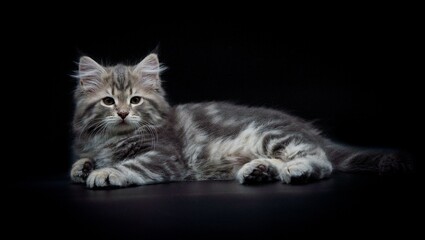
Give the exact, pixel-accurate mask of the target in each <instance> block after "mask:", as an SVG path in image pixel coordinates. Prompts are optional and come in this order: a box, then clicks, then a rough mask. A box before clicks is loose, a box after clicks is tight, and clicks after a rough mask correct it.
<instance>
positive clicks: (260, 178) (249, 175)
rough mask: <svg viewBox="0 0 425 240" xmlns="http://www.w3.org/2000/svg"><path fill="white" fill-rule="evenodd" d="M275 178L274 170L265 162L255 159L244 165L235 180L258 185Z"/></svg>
mask: <svg viewBox="0 0 425 240" xmlns="http://www.w3.org/2000/svg"><path fill="white" fill-rule="evenodd" d="M275 176H276V169H275V167H274V166H272V165H271V164H269V163H268V162H267V160H262V159H255V160H252V161H251V162H249V163H246V164H245V165H243V166H242V168H241V169H239V171H238V173H237V174H236V180H237V181H238V182H239V183H241V184H244V183H259V182H266V181H271V180H273V179H274V177H275Z"/></svg>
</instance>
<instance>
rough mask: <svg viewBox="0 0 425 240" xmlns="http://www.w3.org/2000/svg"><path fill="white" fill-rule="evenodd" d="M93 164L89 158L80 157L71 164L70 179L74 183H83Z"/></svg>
mask: <svg viewBox="0 0 425 240" xmlns="http://www.w3.org/2000/svg"><path fill="white" fill-rule="evenodd" d="M93 167H94V164H93V162H92V161H91V160H90V159H89V158H81V159H80V160H78V161H76V162H75V163H74V164H73V165H72V169H71V174H70V175H71V180H72V181H73V182H75V183H85V182H86V179H87V177H88V176H89V174H90V172H91V171H92V170H93Z"/></svg>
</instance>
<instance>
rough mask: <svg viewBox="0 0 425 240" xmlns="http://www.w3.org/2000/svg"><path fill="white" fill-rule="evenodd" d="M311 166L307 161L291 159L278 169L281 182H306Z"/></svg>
mask: <svg viewBox="0 0 425 240" xmlns="http://www.w3.org/2000/svg"><path fill="white" fill-rule="evenodd" d="M312 173H313V168H312V167H311V166H310V165H308V164H307V163H304V162H301V161H299V162H298V161H293V162H289V163H287V164H286V165H285V166H284V167H283V168H282V169H281V171H280V174H279V175H280V179H281V180H282V182H283V183H306V182H308V181H309V180H310V178H311V175H312Z"/></svg>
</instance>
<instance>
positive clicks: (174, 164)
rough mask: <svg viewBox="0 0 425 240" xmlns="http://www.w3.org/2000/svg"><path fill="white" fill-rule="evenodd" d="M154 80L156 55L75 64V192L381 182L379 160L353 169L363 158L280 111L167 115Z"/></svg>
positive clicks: (178, 109)
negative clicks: (357, 178)
mask: <svg viewBox="0 0 425 240" xmlns="http://www.w3.org/2000/svg"><path fill="white" fill-rule="evenodd" d="M161 70H162V68H161V65H160V64H159V61H158V57H157V55H155V54H150V55H148V56H147V57H146V58H145V59H143V60H142V61H141V62H140V63H139V64H138V65H136V66H124V65H116V66H110V67H105V66H101V65H100V64H98V63H97V62H95V61H94V60H92V59H91V58H89V57H82V58H81V59H80V62H79V71H78V74H77V78H78V79H79V85H78V87H77V89H76V91H75V101H76V111H75V114H74V122H73V127H74V134H75V142H74V149H75V153H76V155H77V156H78V158H79V160H77V161H76V162H75V163H74V164H73V166H72V170H71V173H70V175H71V179H72V180H73V181H74V182H77V183H84V184H86V185H87V186H88V187H89V188H95V187H125V186H130V185H144V184H153V183H161V182H169V181H188V180H190V181H193V180H232V179H236V180H237V181H238V182H239V183H242V184H250V183H258V182H266V181H275V180H278V181H282V182H283V183H299V182H307V181H313V180H319V179H323V178H326V177H329V176H330V174H331V173H332V171H333V169H334V168H335V167H336V168H340V169H342V170H345V171H349V170H350V166H356V168H357V169H356V170H363V169H367V170H370V171H374V172H379V171H380V164H381V165H386V164H382V163H381V159H382V158H378V157H377V158H376V162H375V163H373V164H367V163H365V164H364V166H363V165H361V164H360V165H359V164H358V165H356V164H354V165H353V164H352V163H351V162H352V161H354V160H355V161H354V162H356V161H357V162H362V161H359V159H367V156H369V155H370V153H367V154H363V155H362V154H361V153H355V154H354V153H353V152H350V151H349V150H347V149H348V148H342V147H340V146H338V145H336V144H334V143H332V142H331V141H329V140H327V139H325V138H323V137H322V136H321V134H320V131H318V130H317V129H315V128H314V127H313V126H312V125H311V124H309V123H307V122H305V121H303V120H302V119H299V118H297V117H294V116H291V115H288V114H286V113H284V112H281V111H276V110H272V109H266V108H257V107H245V106H237V105H233V104H229V103H222V102H208V103H195V104H184V105H178V106H174V107H170V106H169V104H168V103H167V101H166V99H165V92H164V90H163V89H162V87H161V79H160V76H159V75H160V72H161ZM356 154H357V155H356ZM331 158H338V161H333V159H331ZM331 161H332V162H333V163H332V162H331ZM391 161H392V160H391ZM391 161H390V162H391ZM364 162H367V161H363V163H364ZM392 162H394V161H392ZM392 162H391V164H392ZM387 165H388V164H387ZM386 167H388V166H386Z"/></svg>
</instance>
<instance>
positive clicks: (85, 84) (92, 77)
mask: <svg viewBox="0 0 425 240" xmlns="http://www.w3.org/2000/svg"><path fill="white" fill-rule="evenodd" d="M104 73H106V70H105V69H104V68H103V67H102V66H101V65H100V64H98V63H97V62H96V61H94V60H93V59H91V58H89V57H87V56H83V57H81V58H80V62H79V63H78V74H77V76H76V77H77V78H79V79H80V87H81V88H82V89H83V90H84V91H87V92H94V91H96V90H97V89H99V88H100V87H101V86H102V83H103V81H102V74H104Z"/></svg>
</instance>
